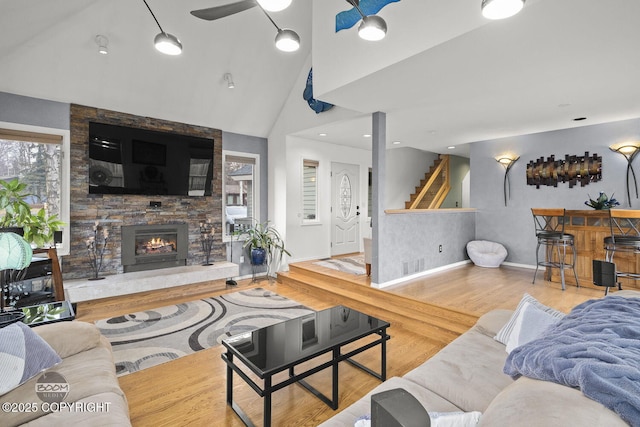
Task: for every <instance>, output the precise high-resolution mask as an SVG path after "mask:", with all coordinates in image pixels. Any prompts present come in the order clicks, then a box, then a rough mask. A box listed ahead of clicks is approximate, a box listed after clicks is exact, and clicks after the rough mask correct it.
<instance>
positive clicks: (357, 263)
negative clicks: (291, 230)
mask: <svg viewBox="0 0 640 427" xmlns="http://www.w3.org/2000/svg"><path fill="white" fill-rule="evenodd" d="M314 264H315V265H319V266H322V267H327V268H331V269H332V270H338V271H342V272H343V273H350V274H355V275H357V276H359V275H361V274H365V268H364V255H360V256H352V257H340V258H331V259H325V260H321V261H316V262H314Z"/></svg>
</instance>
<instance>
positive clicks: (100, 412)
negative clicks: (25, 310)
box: [0, 321, 131, 427]
mask: <svg viewBox="0 0 640 427" xmlns="http://www.w3.org/2000/svg"><path fill="white" fill-rule="evenodd" d="M33 331H34V332H36V333H37V334H38V335H39V336H40V337H42V338H43V339H44V340H45V341H46V342H47V343H48V344H49V345H50V346H51V347H52V348H53V350H54V351H55V352H56V353H57V354H58V355H59V356H60V358H62V363H60V364H58V365H56V366H54V367H53V368H50V369H49V370H47V372H57V373H59V374H60V375H62V376H63V377H64V379H65V380H66V382H67V383H68V386H69V390H68V395H67V396H66V397H65V399H64V402H67V403H72V404H73V406H72V408H74V409H72V410H69V409H68V408H69V405H55V402H54V404H52V405H44V404H43V403H44V402H43V400H41V399H40V398H39V397H38V394H37V393H36V388H35V387H36V382H37V381H38V378H39V376H40V375H36V376H35V377H33V378H31V379H30V380H28V381H27V382H25V383H24V384H22V385H20V386H19V387H17V388H15V389H13V390H11V391H10V392H8V393H6V394H4V395H2V396H0V404H1V405H3V406H2V408H3V413H2V415H0V424H1V425H3V426H17V425H27V426H61V425H68V426H83V427H84V426H89V427H92V426H119V427H120V426H130V425H131V422H130V420H129V407H128V405H127V400H126V398H125V396H124V393H123V392H122V390H121V389H120V386H119V384H118V379H117V377H116V374H115V366H114V362H113V355H112V352H111V344H109V341H107V339H106V338H104V337H103V336H102V335H100V332H99V331H98V329H97V328H96V327H95V326H94V325H92V324H90V323H85V322H78V321H72V322H60V323H52V324H48V325H43V326H38V327H34V328H33ZM10 405H13V406H10ZM65 406H66V407H65ZM43 408H45V409H53V411H52V412H44V411H43ZM7 409H15V410H7ZM34 409H37V410H35V411H34Z"/></svg>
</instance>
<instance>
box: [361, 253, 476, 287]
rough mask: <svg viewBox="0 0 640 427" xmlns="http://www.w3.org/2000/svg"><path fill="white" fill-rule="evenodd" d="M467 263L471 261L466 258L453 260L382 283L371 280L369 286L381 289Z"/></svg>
mask: <svg viewBox="0 0 640 427" xmlns="http://www.w3.org/2000/svg"><path fill="white" fill-rule="evenodd" d="M469 263H471V260H469V259H467V260H464V261H459V262H454V263H453V264H447V265H443V266H441V267H436V268H432V269H431V270H425V271H421V272H419V273H416V274H412V275H410V276H405V277H401V278H399V279H394V280H390V281H388V282H384V283H373V282H371V287H372V288H377V289H383V288H387V287H389V286H393V285H398V284H400V283H404V282H407V281H409V280H413V279H418V278H420V277H424V276H428V275H430V274H433V273H440V272H441V271H446V270H450V269H452V268H456V267H460V266H463V265H465V264H469Z"/></svg>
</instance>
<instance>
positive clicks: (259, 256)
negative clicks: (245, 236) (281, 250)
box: [251, 248, 267, 265]
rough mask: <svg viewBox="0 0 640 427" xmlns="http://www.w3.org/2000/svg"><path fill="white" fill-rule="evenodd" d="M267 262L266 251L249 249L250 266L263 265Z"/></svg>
mask: <svg viewBox="0 0 640 427" xmlns="http://www.w3.org/2000/svg"><path fill="white" fill-rule="evenodd" d="M266 260H267V251H266V250H265V249H264V248H252V249H251V264H253V265H263V264H264V263H265V261H266Z"/></svg>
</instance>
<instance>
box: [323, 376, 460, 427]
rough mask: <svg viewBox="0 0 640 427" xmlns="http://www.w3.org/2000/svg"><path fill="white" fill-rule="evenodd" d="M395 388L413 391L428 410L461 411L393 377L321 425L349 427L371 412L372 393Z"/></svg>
mask: <svg viewBox="0 0 640 427" xmlns="http://www.w3.org/2000/svg"><path fill="white" fill-rule="evenodd" d="M394 388H403V389H405V390H406V391H407V392H409V393H411V394H412V395H413V396H414V397H415V398H416V399H417V400H418V402H420V403H421V404H422V406H424V407H425V409H426V410H427V411H436V412H455V411H460V408H458V407H456V406H455V405H453V404H452V403H451V402H448V401H447V400H445V399H443V398H442V397H440V396H438V395H437V394H435V393H432V392H431V391H429V390H427V389H425V388H423V387H421V386H419V385H417V384H415V383H413V382H411V381H407V380H406V379H404V378H399V377H393V378H389V379H388V380H387V381H385V382H383V383H382V384H380V385H379V386H377V387H376V388H374V389H373V390H371V391H370V392H369V393H367V394H366V395H365V396H364V397H363V398H361V399H360V400H358V401H357V402H355V403H354V404H353V405H351V406H348V407H347V408H345V409H344V410H342V412H340V413H339V414H337V415H335V416H333V417H331V418H330V419H328V420H327V421H325V422H324V423H322V424H320V426H319V427H345V426H347V427H349V426H353V425H354V423H355V421H356V420H357V419H358V418H360V417H362V416H363V415H368V414H371V395H372V394H376V393H380V392H382V391H387V390H391V389H394Z"/></svg>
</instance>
